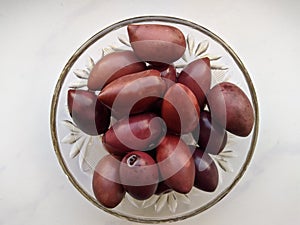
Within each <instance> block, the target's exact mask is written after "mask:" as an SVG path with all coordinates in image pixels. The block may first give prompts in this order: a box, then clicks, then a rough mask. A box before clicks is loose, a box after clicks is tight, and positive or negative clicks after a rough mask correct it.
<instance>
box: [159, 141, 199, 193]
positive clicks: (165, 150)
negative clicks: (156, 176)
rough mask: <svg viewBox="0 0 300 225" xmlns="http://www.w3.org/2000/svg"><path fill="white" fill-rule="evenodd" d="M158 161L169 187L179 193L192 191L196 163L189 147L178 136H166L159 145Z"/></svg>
mask: <svg viewBox="0 0 300 225" xmlns="http://www.w3.org/2000/svg"><path fill="white" fill-rule="evenodd" d="M156 161H157V163H158V167H159V171H160V174H161V176H162V178H163V181H164V183H165V184H166V185H167V186H168V187H170V188H172V189H173V190H175V191H177V192H179V193H184V194H186V193H188V192H190V190H191V189H192V187H193V184H194V179H195V164H194V160H193V157H192V154H191V152H190V149H189V147H188V146H187V145H186V144H185V143H184V142H183V141H182V140H181V139H180V138H179V137H178V136H174V135H166V136H165V138H164V139H163V140H162V141H161V143H160V144H159V146H158V147H157V153H156Z"/></svg>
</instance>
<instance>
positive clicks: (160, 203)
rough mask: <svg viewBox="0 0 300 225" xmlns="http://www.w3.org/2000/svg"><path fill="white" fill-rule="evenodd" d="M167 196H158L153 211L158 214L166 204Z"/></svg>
mask: <svg viewBox="0 0 300 225" xmlns="http://www.w3.org/2000/svg"><path fill="white" fill-rule="evenodd" d="M169 194H170V193H168V194H163V195H160V196H159V198H158V199H157V201H156V203H155V205H154V209H155V211H156V212H160V211H161V210H162V209H163V208H164V206H165V205H166V203H167V200H168V195H169Z"/></svg>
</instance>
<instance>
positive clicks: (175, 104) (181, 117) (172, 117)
mask: <svg viewBox="0 0 300 225" xmlns="http://www.w3.org/2000/svg"><path fill="white" fill-rule="evenodd" d="M161 116H162V118H163V119H164V121H165V122H166V125H167V127H168V129H169V131H171V132H173V133H176V134H185V133H189V132H191V131H193V130H195V129H196V128H197V126H198V125H199V116H200V108H199V104H198V102H197V99H196V97H195V95H194V94H193V93H192V91H191V90H190V89H188V88H187V87H186V86H184V85H183V84H179V83H176V84H174V85H172V86H171V87H170V88H169V89H168V90H167V92H166V94H165V95H164V97H163V102H162V107H161Z"/></svg>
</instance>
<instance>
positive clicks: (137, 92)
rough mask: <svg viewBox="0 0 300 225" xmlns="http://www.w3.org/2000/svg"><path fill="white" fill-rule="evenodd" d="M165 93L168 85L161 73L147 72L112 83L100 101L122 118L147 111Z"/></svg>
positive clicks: (99, 97)
mask: <svg viewBox="0 0 300 225" xmlns="http://www.w3.org/2000/svg"><path fill="white" fill-rule="evenodd" d="M165 91H166V84H165V82H164V80H163V79H162V78H161V77H160V72H159V71H157V70H146V71H143V72H139V73H135V74H130V75H127V76H123V77H120V78H118V79H116V80H114V81H112V82H111V83H109V84H108V85H107V86H106V87H105V88H103V90H102V91H101V92H100V94H99V96H98V99H99V100H100V101H101V102H102V103H103V104H105V105H106V106H108V107H109V108H111V110H112V113H113V115H114V116H116V117H118V118H121V117H123V116H128V115H129V114H136V113H140V112H145V111H147V109H149V108H151V106H152V104H153V103H154V102H156V101H157V100H158V99H160V98H161V97H162V96H163V95H164V93H165Z"/></svg>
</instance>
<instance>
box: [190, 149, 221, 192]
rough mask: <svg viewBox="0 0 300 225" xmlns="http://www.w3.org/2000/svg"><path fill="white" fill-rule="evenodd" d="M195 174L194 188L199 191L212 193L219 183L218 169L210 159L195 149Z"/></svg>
mask: <svg viewBox="0 0 300 225" xmlns="http://www.w3.org/2000/svg"><path fill="white" fill-rule="evenodd" d="M193 158H194V162H195V168H196V174H195V183H194V186H195V187H196V188H198V189H200V190H203V191H207V192H213V191H215V190H216V188H217V186H218V183H219V173H218V168H217V166H216V164H215V162H214V161H213V160H212V158H211V157H210V156H209V155H208V154H207V153H205V152H204V151H202V150H201V149H200V148H196V149H195V151H194V154H193Z"/></svg>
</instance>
